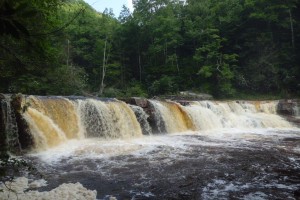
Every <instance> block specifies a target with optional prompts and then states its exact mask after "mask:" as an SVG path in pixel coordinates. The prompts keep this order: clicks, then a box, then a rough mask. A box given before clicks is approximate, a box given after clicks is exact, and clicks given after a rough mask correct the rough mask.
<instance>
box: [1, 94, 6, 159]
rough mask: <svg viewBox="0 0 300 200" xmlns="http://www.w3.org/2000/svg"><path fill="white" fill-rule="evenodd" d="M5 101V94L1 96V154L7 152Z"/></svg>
mask: <svg viewBox="0 0 300 200" xmlns="http://www.w3.org/2000/svg"><path fill="white" fill-rule="evenodd" d="M4 100H5V97H4V95H3V94H0V154H1V152H5V151H6V142H5V141H6V136H5V124H4V116H3V113H4V112H5V110H3V109H4V107H2V103H3V102H2V101H4Z"/></svg>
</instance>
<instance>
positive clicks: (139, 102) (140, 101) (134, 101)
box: [119, 97, 148, 108]
mask: <svg viewBox="0 0 300 200" xmlns="http://www.w3.org/2000/svg"><path fill="white" fill-rule="evenodd" d="M119 100H121V101H124V102H126V103H128V104H131V105H135V106H139V107H142V108H147V107H148V100H147V99H145V98H139V97H131V98H126V99H119Z"/></svg>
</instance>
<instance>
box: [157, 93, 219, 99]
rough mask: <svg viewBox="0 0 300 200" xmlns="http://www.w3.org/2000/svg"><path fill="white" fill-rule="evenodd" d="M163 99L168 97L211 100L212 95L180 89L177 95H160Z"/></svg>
mask: <svg viewBox="0 0 300 200" xmlns="http://www.w3.org/2000/svg"><path fill="white" fill-rule="evenodd" d="M162 98H163V99H170V100H173V101H201V100H212V99H213V96H212V95H210V94H204V93H194V92H190V91H182V92H179V94H177V95H167V96H162Z"/></svg>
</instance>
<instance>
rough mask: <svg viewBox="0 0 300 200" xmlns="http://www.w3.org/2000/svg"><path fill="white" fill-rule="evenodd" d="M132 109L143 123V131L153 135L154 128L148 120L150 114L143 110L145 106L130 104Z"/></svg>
mask: <svg viewBox="0 0 300 200" xmlns="http://www.w3.org/2000/svg"><path fill="white" fill-rule="evenodd" d="M130 107H131V109H132V110H133V111H134V113H135V116H136V118H137V120H138V122H139V123H140V125H141V128H142V131H143V134H144V135H151V134H152V129H151V127H150V124H149V122H148V118H149V115H148V114H147V113H146V112H145V111H144V110H143V108H141V107H139V106H135V105H130Z"/></svg>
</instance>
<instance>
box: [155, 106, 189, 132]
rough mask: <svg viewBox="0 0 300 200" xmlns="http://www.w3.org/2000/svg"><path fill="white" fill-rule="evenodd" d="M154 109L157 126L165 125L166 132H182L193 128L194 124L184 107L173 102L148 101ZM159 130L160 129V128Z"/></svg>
mask: <svg viewBox="0 0 300 200" xmlns="http://www.w3.org/2000/svg"><path fill="white" fill-rule="evenodd" d="M150 102H151V104H152V106H153V107H154V110H155V115H157V116H159V117H157V121H158V123H157V124H158V126H162V125H161V124H163V125H164V126H163V127H165V131H166V132H167V133H176V132H184V131H188V130H193V129H194V124H193V122H192V121H191V118H190V116H189V115H188V114H187V113H186V111H185V110H184V108H183V107H182V106H181V105H179V104H177V103H175V102H164V101H156V100H151V101H150ZM160 131H161V132H163V131H162V129H161V130H160Z"/></svg>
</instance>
